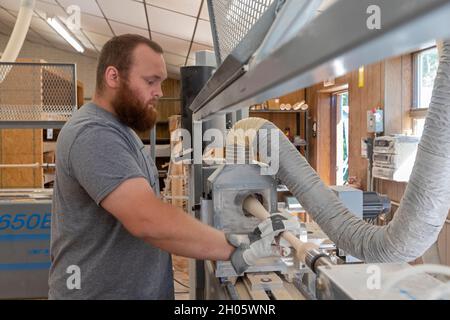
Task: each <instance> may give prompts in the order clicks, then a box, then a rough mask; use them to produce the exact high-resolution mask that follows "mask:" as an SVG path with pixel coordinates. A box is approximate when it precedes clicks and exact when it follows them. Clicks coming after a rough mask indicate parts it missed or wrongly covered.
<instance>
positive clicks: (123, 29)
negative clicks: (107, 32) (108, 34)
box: [110, 21, 148, 38]
mask: <svg viewBox="0 0 450 320" xmlns="http://www.w3.org/2000/svg"><path fill="white" fill-rule="evenodd" d="M110 23H111V27H112V28H113V30H114V32H115V33H116V35H121V34H126V33H135V34H140V35H141V36H144V37H146V38H148V29H141V28H136V27H132V26H129V25H127V24H123V23H118V22H114V21H111V22H110Z"/></svg>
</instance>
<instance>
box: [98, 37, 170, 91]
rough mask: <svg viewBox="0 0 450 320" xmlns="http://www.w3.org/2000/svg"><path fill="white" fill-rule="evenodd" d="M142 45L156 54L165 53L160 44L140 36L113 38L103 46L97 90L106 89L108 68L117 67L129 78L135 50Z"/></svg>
mask: <svg viewBox="0 0 450 320" xmlns="http://www.w3.org/2000/svg"><path fill="white" fill-rule="evenodd" d="M140 44H144V45H147V46H148V47H150V48H151V49H152V50H153V51H155V52H156V53H160V54H162V53H163V49H162V48H161V46H160V45H159V44H157V43H156V42H155V41H152V40H150V39H147V38H145V37H143V36H140V35H138V34H124V35H120V36H116V37H113V38H111V39H110V40H109V41H108V42H107V43H106V44H105V45H104V46H103V48H102V51H101V52H100V57H99V58H98V65H97V83H96V86H97V88H96V90H97V91H98V92H101V91H102V90H103V88H104V85H105V72H106V69H107V68H108V67H110V66H112V67H115V68H116V69H117V70H118V71H119V72H120V74H121V75H122V76H124V77H128V71H129V70H130V67H131V66H132V64H133V52H134V49H135V48H136V47H137V46H138V45H140Z"/></svg>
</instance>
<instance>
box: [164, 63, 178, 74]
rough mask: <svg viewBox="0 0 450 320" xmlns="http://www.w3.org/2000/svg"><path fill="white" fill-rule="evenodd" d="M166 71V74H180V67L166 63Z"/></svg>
mask: <svg viewBox="0 0 450 320" xmlns="http://www.w3.org/2000/svg"><path fill="white" fill-rule="evenodd" d="M167 73H168V74H175V75H179V74H180V67H178V66H173V65H168V66H167Z"/></svg>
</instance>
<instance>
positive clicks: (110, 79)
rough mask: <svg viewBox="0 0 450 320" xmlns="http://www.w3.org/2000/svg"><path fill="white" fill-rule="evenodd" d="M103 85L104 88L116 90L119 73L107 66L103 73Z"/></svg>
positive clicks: (118, 82)
mask: <svg viewBox="0 0 450 320" xmlns="http://www.w3.org/2000/svg"><path fill="white" fill-rule="evenodd" d="M105 83H106V86H108V87H110V88H112V89H117V88H118V87H119V84H120V78H119V71H118V70H117V69H116V67H112V66H109V67H108V68H106V71H105Z"/></svg>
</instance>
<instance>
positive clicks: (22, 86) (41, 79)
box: [0, 63, 77, 121]
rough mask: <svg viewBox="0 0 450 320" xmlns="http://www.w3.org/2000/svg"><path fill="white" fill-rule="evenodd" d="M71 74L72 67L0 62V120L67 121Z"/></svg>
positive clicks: (71, 107) (72, 104)
mask: <svg viewBox="0 0 450 320" xmlns="http://www.w3.org/2000/svg"><path fill="white" fill-rule="evenodd" d="M75 74H76V73H75V65H74V64H47V63H0V121H67V120H68V119H69V118H70V116H71V115H72V113H73V111H75V110H76V106H77V97H76V92H77V87H76V77H75Z"/></svg>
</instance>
